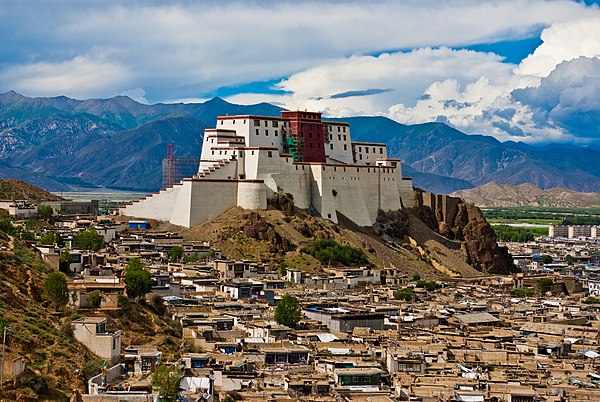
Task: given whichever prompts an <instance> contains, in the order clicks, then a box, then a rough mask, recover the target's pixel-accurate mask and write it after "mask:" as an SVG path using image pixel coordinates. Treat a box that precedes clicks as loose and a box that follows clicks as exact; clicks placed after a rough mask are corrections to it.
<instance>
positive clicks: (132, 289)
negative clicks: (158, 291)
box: [125, 257, 152, 300]
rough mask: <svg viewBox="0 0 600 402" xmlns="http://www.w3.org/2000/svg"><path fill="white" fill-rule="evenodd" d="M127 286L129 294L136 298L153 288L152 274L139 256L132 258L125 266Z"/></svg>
mask: <svg viewBox="0 0 600 402" xmlns="http://www.w3.org/2000/svg"><path fill="white" fill-rule="evenodd" d="M125 286H126V289H127V296H128V297H130V298H132V299H134V300H135V299H138V298H139V297H143V296H144V295H146V293H148V292H150V291H151V290H152V275H150V272H149V271H148V270H146V269H145V268H144V265H143V264H142V262H141V261H140V259H139V258H137V257H135V258H132V259H131V260H130V261H129V262H128V263H127V265H126V266H125Z"/></svg>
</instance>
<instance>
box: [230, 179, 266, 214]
mask: <svg viewBox="0 0 600 402" xmlns="http://www.w3.org/2000/svg"><path fill="white" fill-rule="evenodd" d="M237 205H238V206H240V207H242V208H245V209H266V208H267V191H266V187H265V184H264V183H263V182H262V181H259V180H243V181H239V182H238V192H237Z"/></svg>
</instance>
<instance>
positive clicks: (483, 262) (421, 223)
mask: <svg viewBox="0 0 600 402" xmlns="http://www.w3.org/2000/svg"><path fill="white" fill-rule="evenodd" d="M415 195H416V200H417V206H416V207H414V208H408V209H404V210H400V211H391V212H383V211H379V213H378V215H377V221H376V222H375V224H374V225H373V230H374V231H375V233H376V234H377V235H379V236H381V237H382V238H383V239H384V240H386V241H388V242H389V241H394V240H403V239H404V240H407V239H408V238H407V237H406V236H410V237H411V238H414V239H417V242H418V243H419V242H420V244H422V245H423V247H430V246H431V244H430V245H429V246H428V242H429V241H433V242H437V243H440V244H443V245H444V246H445V247H447V248H448V249H452V250H455V251H456V253H457V256H458V257H459V258H461V259H462V260H463V261H464V262H466V263H467V264H469V265H470V266H472V267H473V268H475V269H477V270H478V271H480V272H482V273H486V274H508V273H512V272H518V268H517V267H516V266H515V265H514V264H513V262H512V257H511V256H510V254H509V253H508V249H506V248H505V247H500V246H498V243H497V242H498V239H497V237H496V233H495V232H494V229H493V228H492V227H491V226H490V224H489V223H488V222H487V221H486V220H485V218H484V217H483V214H482V213H481V211H480V210H479V208H477V207H475V206H473V205H470V204H466V203H465V202H464V201H463V200H461V199H460V198H456V197H450V196H447V195H440V194H432V193H428V192H425V191H422V190H419V189H415ZM440 235H441V236H440ZM408 240H409V239H408ZM432 244H433V243H432ZM440 258H442V257H441V256H440ZM450 260H451V259H449V260H448V261H449V262H448V263H449V264H450ZM454 264H456V261H454Z"/></svg>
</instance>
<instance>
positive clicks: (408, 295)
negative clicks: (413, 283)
mask: <svg viewBox="0 0 600 402" xmlns="http://www.w3.org/2000/svg"><path fill="white" fill-rule="evenodd" d="M414 298H415V290H414V289H413V288H410V287H409V288H402V289H398V290H396V291H395V292H394V299H396V300H404V301H411V300H413V299H414Z"/></svg>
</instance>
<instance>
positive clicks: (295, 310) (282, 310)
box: [275, 293, 302, 328]
mask: <svg viewBox="0 0 600 402" xmlns="http://www.w3.org/2000/svg"><path fill="white" fill-rule="evenodd" d="M301 318H302V310H301V309H300V303H298V299H296V298H295V297H294V296H291V295H289V294H287V293H286V294H285V295H284V296H283V297H282V298H281V300H279V303H277V307H275V322H276V323H278V324H281V325H285V326H287V327H292V328H293V327H295V326H296V325H297V324H298V322H299V321H300V319H301Z"/></svg>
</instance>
